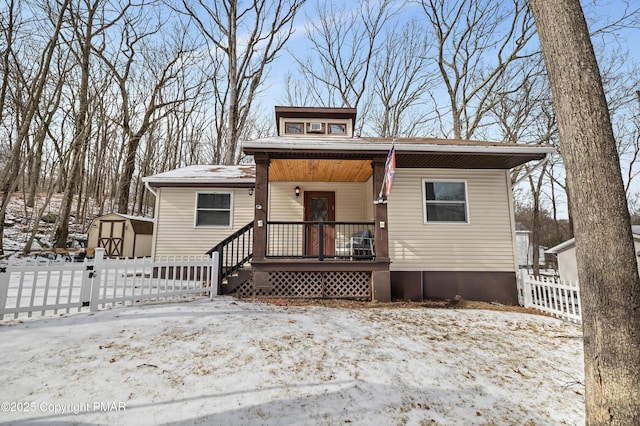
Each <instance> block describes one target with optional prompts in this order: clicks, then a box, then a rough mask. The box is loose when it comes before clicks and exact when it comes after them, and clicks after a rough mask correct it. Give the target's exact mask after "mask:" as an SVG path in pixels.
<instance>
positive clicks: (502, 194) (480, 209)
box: [387, 169, 515, 272]
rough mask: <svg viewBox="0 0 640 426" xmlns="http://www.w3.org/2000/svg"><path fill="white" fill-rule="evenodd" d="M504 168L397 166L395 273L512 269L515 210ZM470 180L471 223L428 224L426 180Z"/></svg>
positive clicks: (392, 210)
mask: <svg viewBox="0 0 640 426" xmlns="http://www.w3.org/2000/svg"><path fill="white" fill-rule="evenodd" d="M508 173H509V172H508V171H505V170H455V169H396V175H395V179H394V181H393V191H392V192H391V194H389V197H388V204H387V208H388V220H389V255H390V257H391V270H392V271H411V270H417V271H492V272H498V271H514V270H515V254H514V253H515V250H514V236H513V219H512V218H513V210H512V206H511V202H510V199H509V198H510V196H511V190H510V188H509V186H508V185H509V175H508ZM425 180H426V181H437V180H448V181H466V183H467V188H466V189H467V214H468V218H470V221H469V223H468V224H465V225H463V226H461V224H460V223H431V222H430V223H426V224H425V218H424V208H425V207H424V205H423V204H424V199H423V197H422V195H421V194H422V193H423V185H424V183H423V182H424V181H425Z"/></svg>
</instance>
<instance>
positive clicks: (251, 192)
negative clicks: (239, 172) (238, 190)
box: [249, 188, 255, 197]
mask: <svg viewBox="0 0 640 426" xmlns="http://www.w3.org/2000/svg"><path fill="white" fill-rule="evenodd" d="M254 189H255V188H249V197H251V196H253V190H254Z"/></svg>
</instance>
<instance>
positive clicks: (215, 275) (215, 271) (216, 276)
mask: <svg viewBox="0 0 640 426" xmlns="http://www.w3.org/2000/svg"><path fill="white" fill-rule="evenodd" d="M211 262H212V263H213V265H212V268H211V280H210V281H211V289H210V290H209V298H211V299H213V296H217V295H219V294H220V252H218V251H214V252H213V253H211ZM214 289H215V290H214ZM214 292H215V293H214Z"/></svg>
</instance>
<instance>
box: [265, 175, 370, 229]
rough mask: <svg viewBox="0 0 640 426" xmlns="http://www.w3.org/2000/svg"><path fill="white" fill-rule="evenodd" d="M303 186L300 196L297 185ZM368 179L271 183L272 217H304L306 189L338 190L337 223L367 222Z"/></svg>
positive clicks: (284, 218)
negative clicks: (295, 189)
mask: <svg viewBox="0 0 640 426" xmlns="http://www.w3.org/2000/svg"><path fill="white" fill-rule="evenodd" d="M296 186H299V187H300V197H298V198H296V196H295V193H294V188H295V187H296ZM369 188H370V186H369V185H367V183H366V182H271V184H270V193H269V220H272V221H287V222H288V221H291V222H298V221H302V220H304V192H305V191H334V192H335V194H336V200H335V202H336V216H335V217H336V221H337V222H364V221H367V220H370V218H369V217H368V216H367V212H368V209H367V205H366V202H367V195H366V191H367V190H368V189H369Z"/></svg>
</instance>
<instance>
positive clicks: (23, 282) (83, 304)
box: [0, 248, 218, 320]
mask: <svg viewBox="0 0 640 426" xmlns="http://www.w3.org/2000/svg"><path fill="white" fill-rule="evenodd" d="M104 254H105V249H104V248H96V256H95V259H92V260H88V259H85V260H84V261H83V262H78V263H74V262H51V261H42V262H40V263H37V264H33V263H32V264H18V265H15V264H10V263H4V264H0V320H2V319H5V317H4V316H5V315H9V314H13V317H14V318H18V316H19V314H21V313H25V314H27V316H28V317H31V316H33V314H34V313H38V312H39V313H40V315H45V314H47V313H49V314H51V313H53V314H54V315H57V314H59V313H67V314H68V313H71V312H81V311H83V310H87V309H88V310H91V311H92V312H95V311H97V310H98V309H101V308H109V307H113V306H128V305H135V304H142V303H145V302H151V301H160V300H169V299H183V298H186V297H196V296H207V297H213V296H215V295H216V294H217V288H218V282H217V278H218V270H217V269H218V253H214V254H213V258H210V257H209V256H184V257H183V256H173V257H168V258H162V259H159V260H153V259H151V258H141V259H106V258H104Z"/></svg>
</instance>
